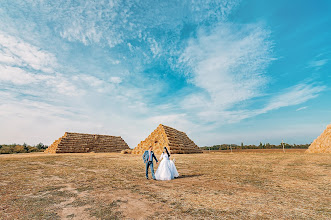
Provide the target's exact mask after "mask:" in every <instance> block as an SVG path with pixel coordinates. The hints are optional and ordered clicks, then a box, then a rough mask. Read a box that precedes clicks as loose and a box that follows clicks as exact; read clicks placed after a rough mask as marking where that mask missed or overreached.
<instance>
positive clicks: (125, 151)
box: [121, 149, 132, 154]
mask: <svg viewBox="0 0 331 220" xmlns="http://www.w3.org/2000/svg"><path fill="white" fill-rule="evenodd" d="M131 153H132V149H126V150H122V151H121V154H131Z"/></svg>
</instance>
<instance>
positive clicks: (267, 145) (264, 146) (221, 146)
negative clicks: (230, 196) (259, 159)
mask: <svg viewBox="0 0 331 220" xmlns="http://www.w3.org/2000/svg"><path fill="white" fill-rule="evenodd" d="M283 144H284V148H285V149H308V147H309V146H310V144H288V143H280V144H279V145H275V144H270V143H264V144H263V143H262V142H260V144H259V145H254V144H253V145H244V144H243V143H241V144H240V145H237V144H218V145H213V146H204V147H200V148H201V149H202V150H230V149H231V148H232V149H233V150H234V149H241V150H243V149H282V148H283Z"/></svg>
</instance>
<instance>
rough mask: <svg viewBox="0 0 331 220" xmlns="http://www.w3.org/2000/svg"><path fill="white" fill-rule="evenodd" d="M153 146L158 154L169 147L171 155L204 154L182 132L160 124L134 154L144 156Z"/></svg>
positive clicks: (134, 150)
mask: <svg viewBox="0 0 331 220" xmlns="http://www.w3.org/2000/svg"><path fill="white" fill-rule="evenodd" d="M149 146H153V151H154V152H155V153H156V154H161V153H162V152H163V147H167V148H168V150H169V151H170V153H171V154H193V153H202V150H201V149H200V148H199V147H198V146H197V145H196V144H195V143H194V142H193V141H192V140H191V139H190V138H189V137H188V136H187V135H186V133H184V132H182V131H178V130H176V129H174V128H171V127H168V126H165V125H162V124H160V125H159V126H158V127H157V128H156V129H155V130H154V131H153V132H152V133H151V134H150V135H149V136H148V137H147V138H146V139H145V140H144V141H141V142H140V143H139V144H138V146H137V147H135V148H134V149H133V150H132V154H143V153H144V151H145V150H148V148H149Z"/></svg>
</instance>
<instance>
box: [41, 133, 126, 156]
mask: <svg viewBox="0 0 331 220" xmlns="http://www.w3.org/2000/svg"><path fill="white" fill-rule="evenodd" d="M126 149H130V148H129V146H128V144H127V143H126V142H125V141H124V140H123V139H122V138H121V137H119V136H110V135H99V134H81V133H72V132H65V134H64V135H63V136H62V137H60V138H59V139H58V140H55V141H54V143H53V144H52V145H51V146H49V147H48V148H47V149H46V150H45V153H53V154H55V153H89V152H95V153H106V152H121V151H122V150H126Z"/></svg>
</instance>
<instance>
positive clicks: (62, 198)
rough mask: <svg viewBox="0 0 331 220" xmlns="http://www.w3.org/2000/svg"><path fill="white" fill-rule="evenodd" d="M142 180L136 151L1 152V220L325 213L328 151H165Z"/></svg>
mask: <svg viewBox="0 0 331 220" xmlns="http://www.w3.org/2000/svg"><path fill="white" fill-rule="evenodd" d="M171 158H175V159H176V166H177V169H178V171H179V174H180V175H181V176H180V178H178V179H175V180H172V181H153V180H146V179H145V177H144V163H143V162H142V159H141V156H138V155H123V154H112V153H107V154H104V153H102V154H94V153H90V154H57V155H49V154H43V153H34V154H16V155H0V219H116V218H119V219H122V218H128V219H139V218H141V219H152V218H155V217H157V218H161V219H164V218H168V219H169V218H170V219H171V218H177V219H179V218H180V219H183V218H184V219H185V218H186V219H206V218H209V219H212V218H215V219H219V218H225V219H331V206H330V204H331V200H330V198H331V155H330V154H304V153H302V151H298V152H287V153H285V154H284V153H281V152H264V153H257V152H246V153H237V152H236V153H233V154H231V153H219V152H210V153H204V154H197V155H172V156H171Z"/></svg>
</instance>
